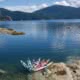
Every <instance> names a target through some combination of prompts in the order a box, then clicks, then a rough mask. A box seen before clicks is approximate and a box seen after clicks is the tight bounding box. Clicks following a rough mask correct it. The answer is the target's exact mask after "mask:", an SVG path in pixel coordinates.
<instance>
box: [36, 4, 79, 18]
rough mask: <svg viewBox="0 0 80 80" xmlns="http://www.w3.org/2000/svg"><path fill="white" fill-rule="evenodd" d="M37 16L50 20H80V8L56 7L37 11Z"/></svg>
mask: <svg viewBox="0 0 80 80" xmlns="http://www.w3.org/2000/svg"><path fill="white" fill-rule="evenodd" d="M35 14H37V15H43V16H44V17H45V16H46V18H48V19H80V8H74V7H69V6H59V5H55V6H51V7H47V8H45V9H41V10H39V11H36V12H35Z"/></svg>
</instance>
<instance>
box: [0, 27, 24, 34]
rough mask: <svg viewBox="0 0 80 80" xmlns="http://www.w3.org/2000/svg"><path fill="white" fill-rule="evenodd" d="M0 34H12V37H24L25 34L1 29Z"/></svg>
mask: <svg viewBox="0 0 80 80" xmlns="http://www.w3.org/2000/svg"><path fill="white" fill-rule="evenodd" d="M0 33H3V34H10V35H24V34H25V33H24V32H17V31H15V30H13V29H10V28H0Z"/></svg>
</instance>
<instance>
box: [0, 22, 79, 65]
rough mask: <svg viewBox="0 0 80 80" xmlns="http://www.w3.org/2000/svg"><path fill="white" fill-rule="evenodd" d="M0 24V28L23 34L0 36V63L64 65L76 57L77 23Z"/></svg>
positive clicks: (77, 50)
mask: <svg viewBox="0 0 80 80" xmlns="http://www.w3.org/2000/svg"><path fill="white" fill-rule="evenodd" d="M0 24H1V27H7V28H13V29H15V30H17V31H23V32H25V33H26V35H21V36H11V35H3V34H1V35H0V63H7V64H8V63H14V64H16V63H19V60H20V59H27V58H28V57H30V58H31V59H32V58H38V57H41V58H50V59H53V60H55V61H65V60H66V59H67V57H69V56H80V22H77V21H76V22H74V23H73V22H66V21H63V22H54V21H25V22H6V23H4V22H1V23H0ZM3 24H4V25H3Z"/></svg>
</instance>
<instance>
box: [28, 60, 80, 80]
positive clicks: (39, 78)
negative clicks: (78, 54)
mask: <svg viewBox="0 0 80 80" xmlns="http://www.w3.org/2000/svg"><path fill="white" fill-rule="evenodd" d="M33 78H34V80H80V61H75V62H74V63H71V64H65V63H54V62H53V64H52V65H51V66H49V67H48V68H47V69H46V70H45V71H42V72H36V73H33V74H32V75H31V76H29V78H28V80H33Z"/></svg>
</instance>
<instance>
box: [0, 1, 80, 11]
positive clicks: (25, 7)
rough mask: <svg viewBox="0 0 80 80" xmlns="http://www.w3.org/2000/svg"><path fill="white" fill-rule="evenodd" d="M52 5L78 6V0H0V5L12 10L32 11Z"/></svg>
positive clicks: (79, 2)
mask: <svg viewBox="0 0 80 80" xmlns="http://www.w3.org/2000/svg"><path fill="white" fill-rule="evenodd" d="M52 5H63V6H71V7H80V0H0V7H2V8H6V9H9V10H12V11H24V12H34V11H36V10H39V9H42V8H46V7H49V6H52Z"/></svg>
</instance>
